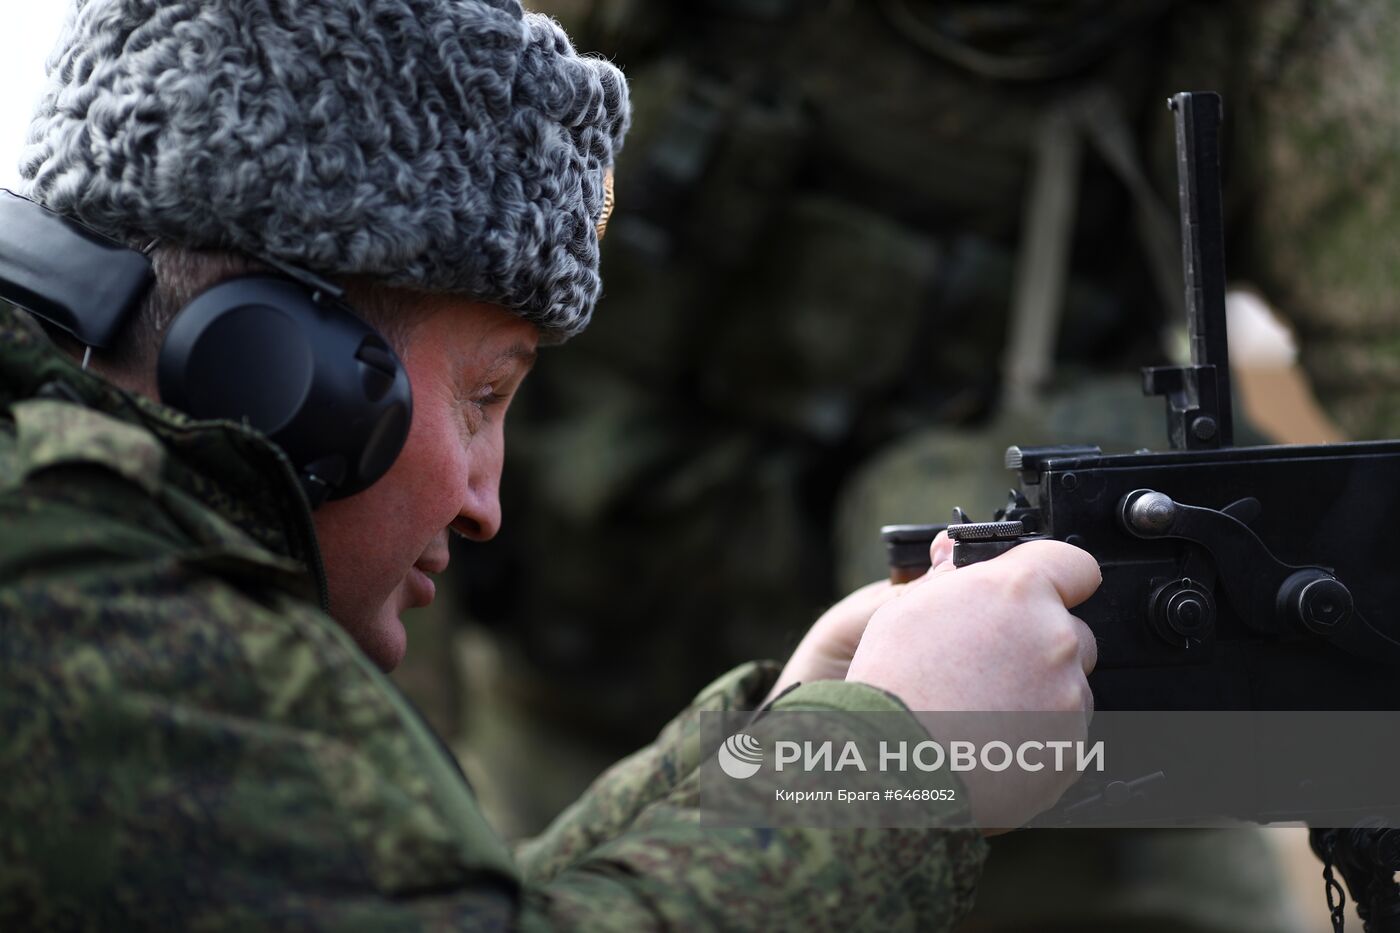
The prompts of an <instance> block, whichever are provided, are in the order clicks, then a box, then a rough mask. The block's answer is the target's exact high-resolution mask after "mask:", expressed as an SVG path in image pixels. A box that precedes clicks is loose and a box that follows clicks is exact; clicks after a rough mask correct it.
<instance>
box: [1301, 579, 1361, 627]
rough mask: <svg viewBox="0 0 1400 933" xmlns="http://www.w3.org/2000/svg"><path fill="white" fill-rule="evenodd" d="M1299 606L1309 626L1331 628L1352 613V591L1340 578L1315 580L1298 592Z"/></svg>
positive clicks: (1305, 622) (1304, 620) (1305, 623)
mask: <svg viewBox="0 0 1400 933" xmlns="http://www.w3.org/2000/svg"><path fill="white" fill-rule="evenodd" d="M1298 608H1299V614H1300V615H1301V616H1302V617H1303V624H1304V625H1306V626H1307V627H1308V628H1310V629H1312V630H1313V631H1317V630H1319V629H1322V630H1330V629H1331V628H1333V627H1334V626H1336V625H1340V624H1341V623H1342V622H1345V621H1346V618H1347V616H1349V615H1351V591H1350V590H1348V589H1347V588H1346V587H1345V586H1343V585H1342V583H1341V581H1339V580H1331V579H1322V580H1314V581H1313V582H1311V583H1309V584H1308V585H1307V586H1305V587H1303V591H1302V592H1301V593H1299V594H1298Z"/></svg>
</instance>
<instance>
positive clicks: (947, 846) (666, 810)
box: [517, 664, 986, 930]
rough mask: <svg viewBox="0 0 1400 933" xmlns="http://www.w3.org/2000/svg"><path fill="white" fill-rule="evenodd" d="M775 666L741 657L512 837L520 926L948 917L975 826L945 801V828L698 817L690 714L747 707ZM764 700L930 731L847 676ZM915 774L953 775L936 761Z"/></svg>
mask: <svg viewBox="0 0 1400 933" xmlns="http://www.w3.org/2000/svg"><path fill="white" fill-rule="evenodd" d="M776 675H777V666H776V665H772V664H749V665H744V666H743V667H740V668H738V669H736V670H734V671H732V672H730V673H729V674H727V675H725V676H724V677H722V678H720V679H719V680H718V681H716V682H715V683H714V684H712V685H711V686H710V687H708V688H706V689H705V690H704V691H702V692H701V693H700V694H699V696H698V697H697V698H696V700H695V702H694V703H693V704H692V705H691V706H690V707H689V708H687V709H686V710H685V711H684V712H683V713H682V714H681V715H680V716H678V717H677V718H676V719H675V720H673V721H672V722H671V723H670V724H668V725H667V726H666V728H665V729H664V730H662V732H661V734H660V735H659V736H658V738H657V740H656V742H654V743H653V744H652V745H650V746H648V747H647V748H645V749H643V750H641V751H639V752H637V753H636V754H634V755H633V756H631V757H630V758H627V759H625V760H623V761H622V762H620V763H618V764H617V765H615V766H614V767H613V768H612V769H610V770H609V771H608V772H606V773H605V774H604V775H603V776H602V777H600V778H599V779H598V780H597V781H596V782H595V783H594V785H593V786H592V787H591V788H590V789H589V791H588V792H587V793H586V794H585V795H584V796H583V797H582V798H581V799H580V800H579V801H578V802H577V803H575V804H574V805H573V806H572V807H571V808H570V809H569V810H567V811H566V812H565V813H564V814H562V815H561V816H560V817H559V818H558V819H557V820H556V821H555V823H554V824H553V825H551V826H550V827H549V829H548V830H547V831H546V832H545V833H544V834H542V835H541V836H540V837H538V838H536V839H533V840H530V841H529V842H527V843H525V844H523V845H522V846H521V847H520V848H519V849H518V850H517V857H518V862H519V865H520V869H521V872H522V878H523V882H524V884H525V898H524V921H525V922H524V924H523V925H525V926H538V927H541V928H542V927H544V926H548V925H549V923H550V922H562V923H567V924H568V925H575V924H577V925H582V926H591V925H594V924H597V925H600V926H605V925H607V923H608V922H609V919H610V918H621V917H624V916H625V917H627V918H628V919H627V922H628V924H629V925H630V924H633V923H635V924H638V925H641V926H682V927H689V928H697V927H710V926H713V927H715V928H720V927H723V928H739V929H760V928H765V927H769V926H771V925H772V924H773V922H774V920H775V918H781V920H782V924H783V925H784V926H791V927H794V928H796V927H801V928H813V929H852V928H861V929H863V928H865V927H867V926H874V925H876V924H878V925H879V926H880V927H890V928H894V929H901V928H905V929H920V930H942V929H948V928H951V927H952V925H953V924H954V923H955V922H956V921H957V920H958V918H960V917H961V916H962V915H963V914H964V913H965V912H966V911H967V910H968V909H969V908H970V907H971V901H972V892H973V889H974V886H975V881H976V878H977V876H978V873H979V872H980V869H981V864H982V861H983V859H984V857H985V851H986V844H985V842H984V841H983V840H982V838H981V835H980V834H979V833H977V832H976V831H974V830H971V829H965V828H961V829H955V828H951V827H952V826H953V825H955V824H963V825H966V823H967V822H968V820H967V813H966V812H965V811H959V810H950V811H948V823H949V826H950V828H948V829H937V830H928V829H859V830H857V829H844V830H822V829H733V828H723V829H720V828H714V827H710V826H702V825H701V821H700V807H701V805H702V801H701V798H700V793H699V776H698V771H697V769H698V766H699V763H700V761H701V759H702V756H704V755H708V754H713V753H714V751H715V749H713V748H709V747H706V746H705V745H704V743H703V741H702V738H701V730H700V726H699V721H700V718H701V714H702V713H704V712H709V711H726V710H742V709H752V708H754V707H755V706H756V705H757V703H758V701H759V699H760V698H762V697H763V696H764V695H766V693H767V691H768V689H769V687H770V686H771V685H772V683H773V680H774V678H775V677H776ZM774 708H775V709H777V710H781V711H797V710H829V711H836V712H850V711H875V712H882V713H895V714H900V713H902V714H903V717H902V719H901V720H900V721H902V722H903V723H904V725H905V726H906V727H907V729H908V733H907V735H905V736H891V738H901V737H902V738H906V739H908V740H910V741H913V742H917V741H922V740H924V739H926V738H927V737H928V736H927V734H926V733H925V732H924V731H923V728H922V727H921V726H919V725H918V723H917V722H916V721H915V720H914V719H913V717H912V716H911V715H909V714H908V712H907V710H905V709H904V707H903V706H902V705H901V704H900V703H898V701H896V700H894V699H893V698H891V697H890V696H888V695H887V694H885V693H883V692H881V691H879V690H875V689H873V688H870V687H866V686H863V685H859V684H846V683H839V682H832V681H827V682H819V683H814V684H806V685H803V686H800V687H798V688H796V689H795V690H792V691H790V692H788V693H787V694H784V695H783V696H782V697H781V698H780V699H779V700H778V701H777V702H776V703H775V704H774ZM883 721H884V722H886V723H888V722H889V719H888V718H886V719H884V720H883ZM858 722H859V721H858V720H857V723H858ZM858 727H859V726H858V725H857V728H858ZM763 730H764V721H763V719H762V718H761V717H760V718H758V719H756V720H755V721H754V722H753V723H752V725H751V727H750V728H749V731H750V732H752V733H754V734H756V735H758V736H759V737H760V738H761V737H762V734H763ZM925 779H926V780H928V781H929V782H930V784H931V785H939V786H952V787H956V786H957V785H956V784H953V783H951V782H952V780H953V779H952V778H951V776H950V775H948V774H947V773H946V772H945V773H936V774H933V775H928V776H926V778H925ZM959 789H960V788H959ZM958 799H959V800H962V799H964V797H963V795H962V794H961V793H959V794H958ZM609 892H610V893H609Z"/></svg>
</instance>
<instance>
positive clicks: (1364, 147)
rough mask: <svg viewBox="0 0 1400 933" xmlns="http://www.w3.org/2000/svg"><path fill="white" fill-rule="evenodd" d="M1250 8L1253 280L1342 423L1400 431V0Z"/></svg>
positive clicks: (1249, 257)
mask: <svg viewBox="0 0 1400 933" xmlns="http://www.w3.org/2000/svg"><path fill="white" fill-rule="evenodd" d="M1250 9H1251V23H1250V32H1251V34H1252V35H1253V36H1255V37H1256V41H1255V43H1254V45H1253V46H1252V47H1251V48H1250V49H1249V53H1248V56H1247V62H1248V67H1249V78H1250V80H1249V83H1248V85H1247V87H1246V92H1247V95H1248V96H1247V97H1246V100H1247V101H1248V104H1247V107H1246V112H1245V115H1244V117H1243V118H1244V119H1245V120H1247V121H1249V122H1250V131H1251V132H1250V136H1251V145H1250V148H1249V149H1248V150H1247V151H1246V152H1245V153H1244V155H1246V156H1247V157H1248V159H1249V161H1250V164H1249V167H1248V171H1247V172H1246V173H1242V175H1243V177H1244V178H1248V179H1250V180H1251V182H1252V185H1251V190H1252V194H1253V197H1252V199H1251V214H1250V218H1249V225H1248V232H1249V234H1250V240H1249V243H1248V247H1247V251H1246V252H1245V253H1244V259H1245V261H1246V262H1247V263H1248V272H1249V275H1250V278H1251V279H1252V280H1253V281H1254V282H1255V284H1257V285H1258V286H1259V287H1260V288H1261V290H1262V292H1263V294H1264V295H1265V296H1266V297H1267V298H1268V299H1269V300H1270V301H1272V302H1273V303H1274V304H1275V305H1276V306H1277V307H1278V309H1279V310H1280V311H1281V312H1282V313H1283V316H1284V317H1285V319H1286V320H1288V321H1289V322H1290V323H1291V324H1292V325H1293V326H1294V327H1295V328H1296V330H1297V332H1298V337H1299V344H1300V348H1301V361H1302V363H1303V366H1304V368H1305V369H1306V370H1307V371H1308V374H1309V376H1310V377H1311V379H1312V382H1313V385H1314V387H1315V388H1316V390H1317V393H1318V397H1319V399H1320V400H1321V402H1322V403H1323V406H1324V407H1325V408H1326V409H1327V411H1328V413H1329V414H1331V415H1332V416H1333V417H1334V418H1335V419H1336V420H1337V422H1338V423H1339V425H1340V426H1341V427H1342V428H1343V430H1344V431H1345V433H1346V434H1347V435H1348V436H1349V437H1351V438H1352V439H1355V440H1367V439H1378V438H1391V437H1400V300H1397V296H1400V236H1397V235H1396V232H1397V231H1400V160H1397V159H1396V156H1395V154H1396V152H1397V151H1400V111H1397V109H1396V107H1395V92H1396V88H1397V87H1400V7H1397V6H1396V5H1395V4H1394V3H1389V2H1386V0H1308V2H1303V0H1282V2H1267V3H1266V2H1263V0H1258V2H1256V3H1254V4H1252V5H1251V8H1250ZM1235 265H1237V266H1238V265H1239V264H1238V263H1235Z"/></svg>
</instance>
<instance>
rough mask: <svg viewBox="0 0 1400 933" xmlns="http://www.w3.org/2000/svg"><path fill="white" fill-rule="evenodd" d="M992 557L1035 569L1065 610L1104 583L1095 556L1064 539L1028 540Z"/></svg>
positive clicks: (1086, 597)
mask: <svg viewBox="0 0 1400 933" xmlns="http://www.w3.org/2000/svg"><path fill="white" fill-rule="evenodd" d="M993 559H994V560H996V561H998V562H1002V561H1005V562H1006V563H1009V564H1016V563H1022V564H1024V565H1026V566H1027V567H1029V568H1031V569H1034V570H1035V571H1036V572H1037V573H1039V574H1041V575H1042V576H1044V577H1045V579H1047V580H1049V581H1050V583H1051V585H1053V586H1054V587H1055V590H1056V592H1058V593H1059V594H1060V599H1061V601H1063V602H1064V604H1065V608H1066V609H1073V608H1074V607H1075V606H1077V605H1079V604H1080V603H1082V602H1084V600H1086V599H1088V598H1089V597H1090V596H1093V595H1094V591H1095V590H1097V589H1098V588H1099V584H1100V583H1102V582H1103V573H1102V571H1100V570H1099V562H1098V561H1096V560H1094V556H1093V555H1092V554H1090V553H1089V552H1088V551H1086V550H1084V549H1083V548H1077V547H1075V546H1074V545H1072V544H1066V543H1064V542H1063V541H1049V540H1045V541H1027V542H1026V543H1025V544H1022V545H1018V546H1017V547H1014V548H1012V549H1011V550H1009V551H1007V552H1006V553H1005V554H1002V555H1001V556H1000V557H996V558H993Z"/></svg>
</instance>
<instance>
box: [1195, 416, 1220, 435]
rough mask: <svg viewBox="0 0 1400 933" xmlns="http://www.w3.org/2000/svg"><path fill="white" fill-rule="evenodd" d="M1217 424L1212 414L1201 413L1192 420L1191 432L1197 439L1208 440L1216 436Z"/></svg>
mask: <svg viewBox="0 0 1400 933" xmlns="http://www.w3.org/2000/svg"><path fill="white" fill-rule="evenodd" d="M1216 428H1217V425H1216V423H1215V419H1214V418H1212V417H1211V416H1210V415H1199V416H1197V417H1196V418H1195V420H1193V421H1192V422H1191V433H1192V434H1194V435H1196V439H1197V440H1202V441H1208V440H1210V439H1211V438H1212V437H1215V431H1216Z"/></svg>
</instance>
